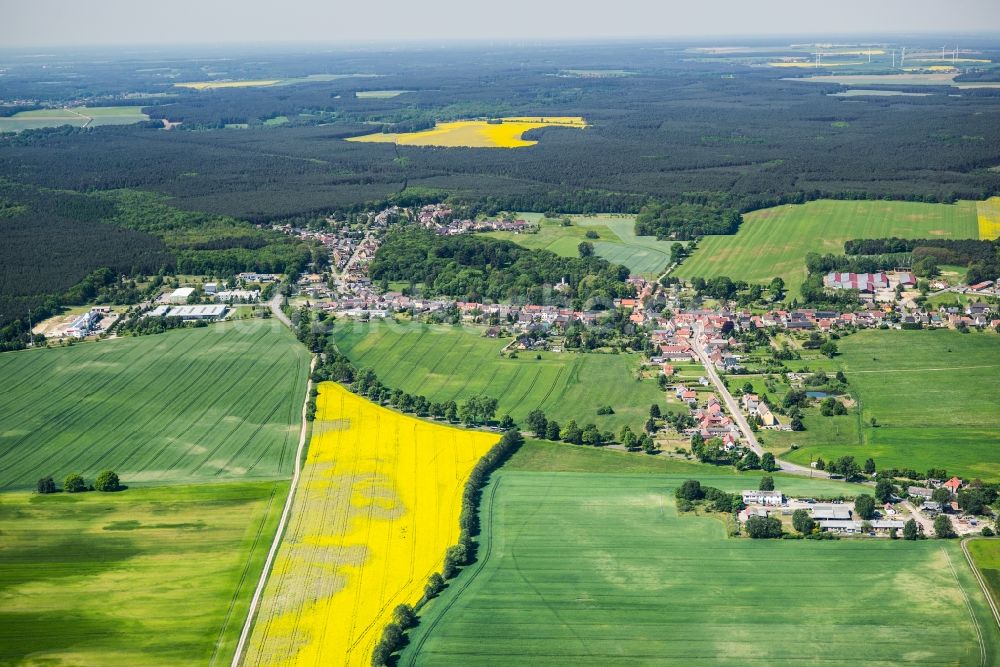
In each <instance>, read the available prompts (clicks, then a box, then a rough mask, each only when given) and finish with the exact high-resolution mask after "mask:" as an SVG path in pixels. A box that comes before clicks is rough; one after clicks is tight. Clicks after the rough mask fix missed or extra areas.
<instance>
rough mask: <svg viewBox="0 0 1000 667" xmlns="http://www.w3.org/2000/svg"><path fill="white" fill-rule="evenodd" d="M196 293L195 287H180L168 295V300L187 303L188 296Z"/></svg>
mask: <svg viewBox="0 0 1000 667" xmlns="http://www.w3.org/2000/svg"><path fill="white" fill-rule="evenodd" d="M192 294H194V288H193V287H178V288H177V289H175V290H174V291H173V292H171V293H170V296H168V297H167V301H169V302H170V303H187V300H188V297H189V296H191V295H192Z"/></svg>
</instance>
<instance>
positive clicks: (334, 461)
mask: <svg viewBox="0 0 1000 667" xmlns="http://www.w3.org/2000/svg"><path fill="white" fill-rule="evenodd" d="M497 440H498V436H496V435H493V434H490V433H482V432H476V431H464V430H460V429H456V428H451V427H447V426H439V425H437V424H434V423H431V422H427V421H423V420H420V419H415V418H413V417H407V416H405V415H401V414H399V413H396V412H393V411H391V410H388V409H386V408H382V407H380V406H378V405H375V404H374V403H372V402H370V401H368V400H366V399H364V398H362V397H360V396H357V395H355V394H353V393H351V392H349V391H348V390H346V389H344V388H343V387H342V386H340V385H339V384H335V383H331V382H325V383H323V384H321V385H320V388H319V397H318V399H317V412H316V420H315V421H314V422H313V436H312V440H311V441H310V444H309V454H308V456H307V458H306V462H305V466H304V468H303V470H302V477H301V480H300V482H299V489H298V491H297V493H296V496H295V500H294V504H293V507H292V514H291V519H290V521H289V525H288V528H287V531H286V533H285V537H284V539H283V541H282V544H281V548H280V550H279V552H278V555H277V557H276V558H275V563H274V568H273V570H272V572H271V577H270V579H269V580H268V583H267V587H266V589H265V592H264V597H263V599H262V601H261V607H260V612H259V615H258V617H257V622H256V625H255V626H254V632H253V635H252V637H251V639H250V646H249V651H248V654H247V660H246V662H245V664H247V665H268V666H271V665H310V666H313V665H364V666H365V667H367V666H368V665H369V664H371V654H372V649H373V648H374V646H375V643H376V642H377V641H378V639H379V637H380V636H381V634H382V629H383V627H385V625H386V624H387V623H388V622H389V621H390V620H391V617H392V610H393V609H394V608H395V607H396V605H399V604H403V603H407V604H415V603H416V602H417V601H419V600H420V597H421V595H422V594H423V590H424V585H425V584H426V583H427V578H428V577H429V576H430V575H431V574H432V573H434V572H437V571H439V570H440V569H441V565H442V561H443V558H444V553H445V551H446V550H447V548H448V547H449V546H451V545H452V544H454V543H456V542H457V541H458V537H459V524H458V519H459V513H460V510H461V502H462V490H463V487H464V485H465V481H466V479H468V476H469V473H470V471H471V470H472V468H473V466H475V464H476V462H477V461H478V460H479V459H480V458H481V457H482V456H483V455H484V454H485V453H486V452H487V451H489V449H490V448H491V447H492V446H493V445H494V444H496V442H497Z"/></svg>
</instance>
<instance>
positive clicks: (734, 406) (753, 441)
mask: <svg viewBox="0 0 1000 667" xmlns="http://www.w3.org/2000/svg"><path fill="white" fill-rule="evenodd" d="M703 329H704V327H703V325H702V324H701V322H697V323H696V324H695V326H694V333H695V335H694V336H693V337H692V344H693V348H694V351H695V353H696V354H697V355H698V359H699V360H700V361H701V364H702V365H703V366H704V367H705V373H706V374H707V375H708V379H709V380H711V381H712V384H714V385H715V389H716V391H718V392H719V396H720V397H721V398H722V402H723V403H724V404H725V406H726V409H727V410H728V411H729V414H730V415H731V416H732V418H733V421H735V422H736V425H737V426H739V427H740V431H741V432H742V433H743V438H744V439H745V440H746V444H747V446H748V447H749V448H750V449H752V450H753V451H754V452H756V454H757V456H763V455H764V448H763V447H761V446H760V443H759V442H757V436H756V435H755V434H754V432H753V430H752V429H751V428H750V423H749V422H748V421H747V419H746V417H745V416H744V415H743V413H742V412H741V411H740V406H739V404H738V403H737V402H736V399H734V398H733V395H732V394H730V393H729V390H728V389H727V388H726V385H725V384H723V382H722V378H720V377H719V373H718V371H716V369H715V364H713V363H712V361H711V359H709V358H708V355H707V354H705V350H704V349H703V348H702V346H701V336H702V333H703ZM775 462H776V463H777V464H778V467H779V468H781V470H782V471H783V472H787V473H791V474H793V475H804V476H808V477H829V476H830V475H829V473H826V472H824V471H822V470H814V469H812V468H807V467H806V466H801V465H798V464H797V463H789V462H788V461H782V460H781V459H775Z"/></svg>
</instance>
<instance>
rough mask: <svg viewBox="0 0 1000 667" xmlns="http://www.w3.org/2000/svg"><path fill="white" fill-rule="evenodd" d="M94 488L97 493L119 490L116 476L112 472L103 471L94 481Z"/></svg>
mask: <svg viewBox="0 0 1000 667" xmlns="http://www.w3.org/2000/svg"><path fill="white" fill-rule="evenodd" d="M94 488H95V489H97V490H98V491H117V490H118V489H119V488H121V484H120V483H119V481H118V474H117V473H115V472H114V471H113V470H104V471H102V472H101V474H100V475H98V476H97V480H95V481H94Z"/></svg>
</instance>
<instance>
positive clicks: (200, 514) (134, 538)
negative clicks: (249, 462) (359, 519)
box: [0, 481, 288, 665]
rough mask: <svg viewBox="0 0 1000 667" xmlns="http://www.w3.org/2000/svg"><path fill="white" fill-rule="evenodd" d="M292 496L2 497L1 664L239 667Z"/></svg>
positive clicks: (180, 490) (282, 489) (242, 489)
mask: <svg viewBox="0 0 1000 667" xmlns="http://www.w3.org/2000/svg"><path fill="white" fill-rule="evenodd" d="M287 490H288V483H287V482H284V481H278V482H274V481H272V482H253V483H227V484H201V485H196V486H182V485H177V486H162V487H156V488H153V487H143V488H130V489H128V490H126V491H121V492H118V493H98V492H90V493H81V494H73V495H68V494H56V495H51V496H38V495H35V494H33V493H25V492H7V493H2V494H0V534H2V535H3V538H2V541H0V591H2V592H0V664H4V665H10V664H32V665H57V664H58V665H109V664H117V665H184V664H190V665H195V664H198V665H228V664H229V662H230V660H231V658H232V653H233V651H234V649H235V645H236V640H237V639H238V637H239V633H240V629H241V626H242V623H243V619H244V618H245V617H246V613H247V609H248V606H249V602H250V596H251V595H252V593H253V588H254V586H255V584H256V582H257V577H258V575H259V573H260V570H261V567H262V566H263V562H264V558H265V556H266V553H267V548H268V546H269V545H270V541H271V536H272V535H273V534H274V531H275V529H276V527H277V523H278V517H279V515H280V514H281V508H282V505H283V503H284V498H285V495H286V493H287Z"/></svg>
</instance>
